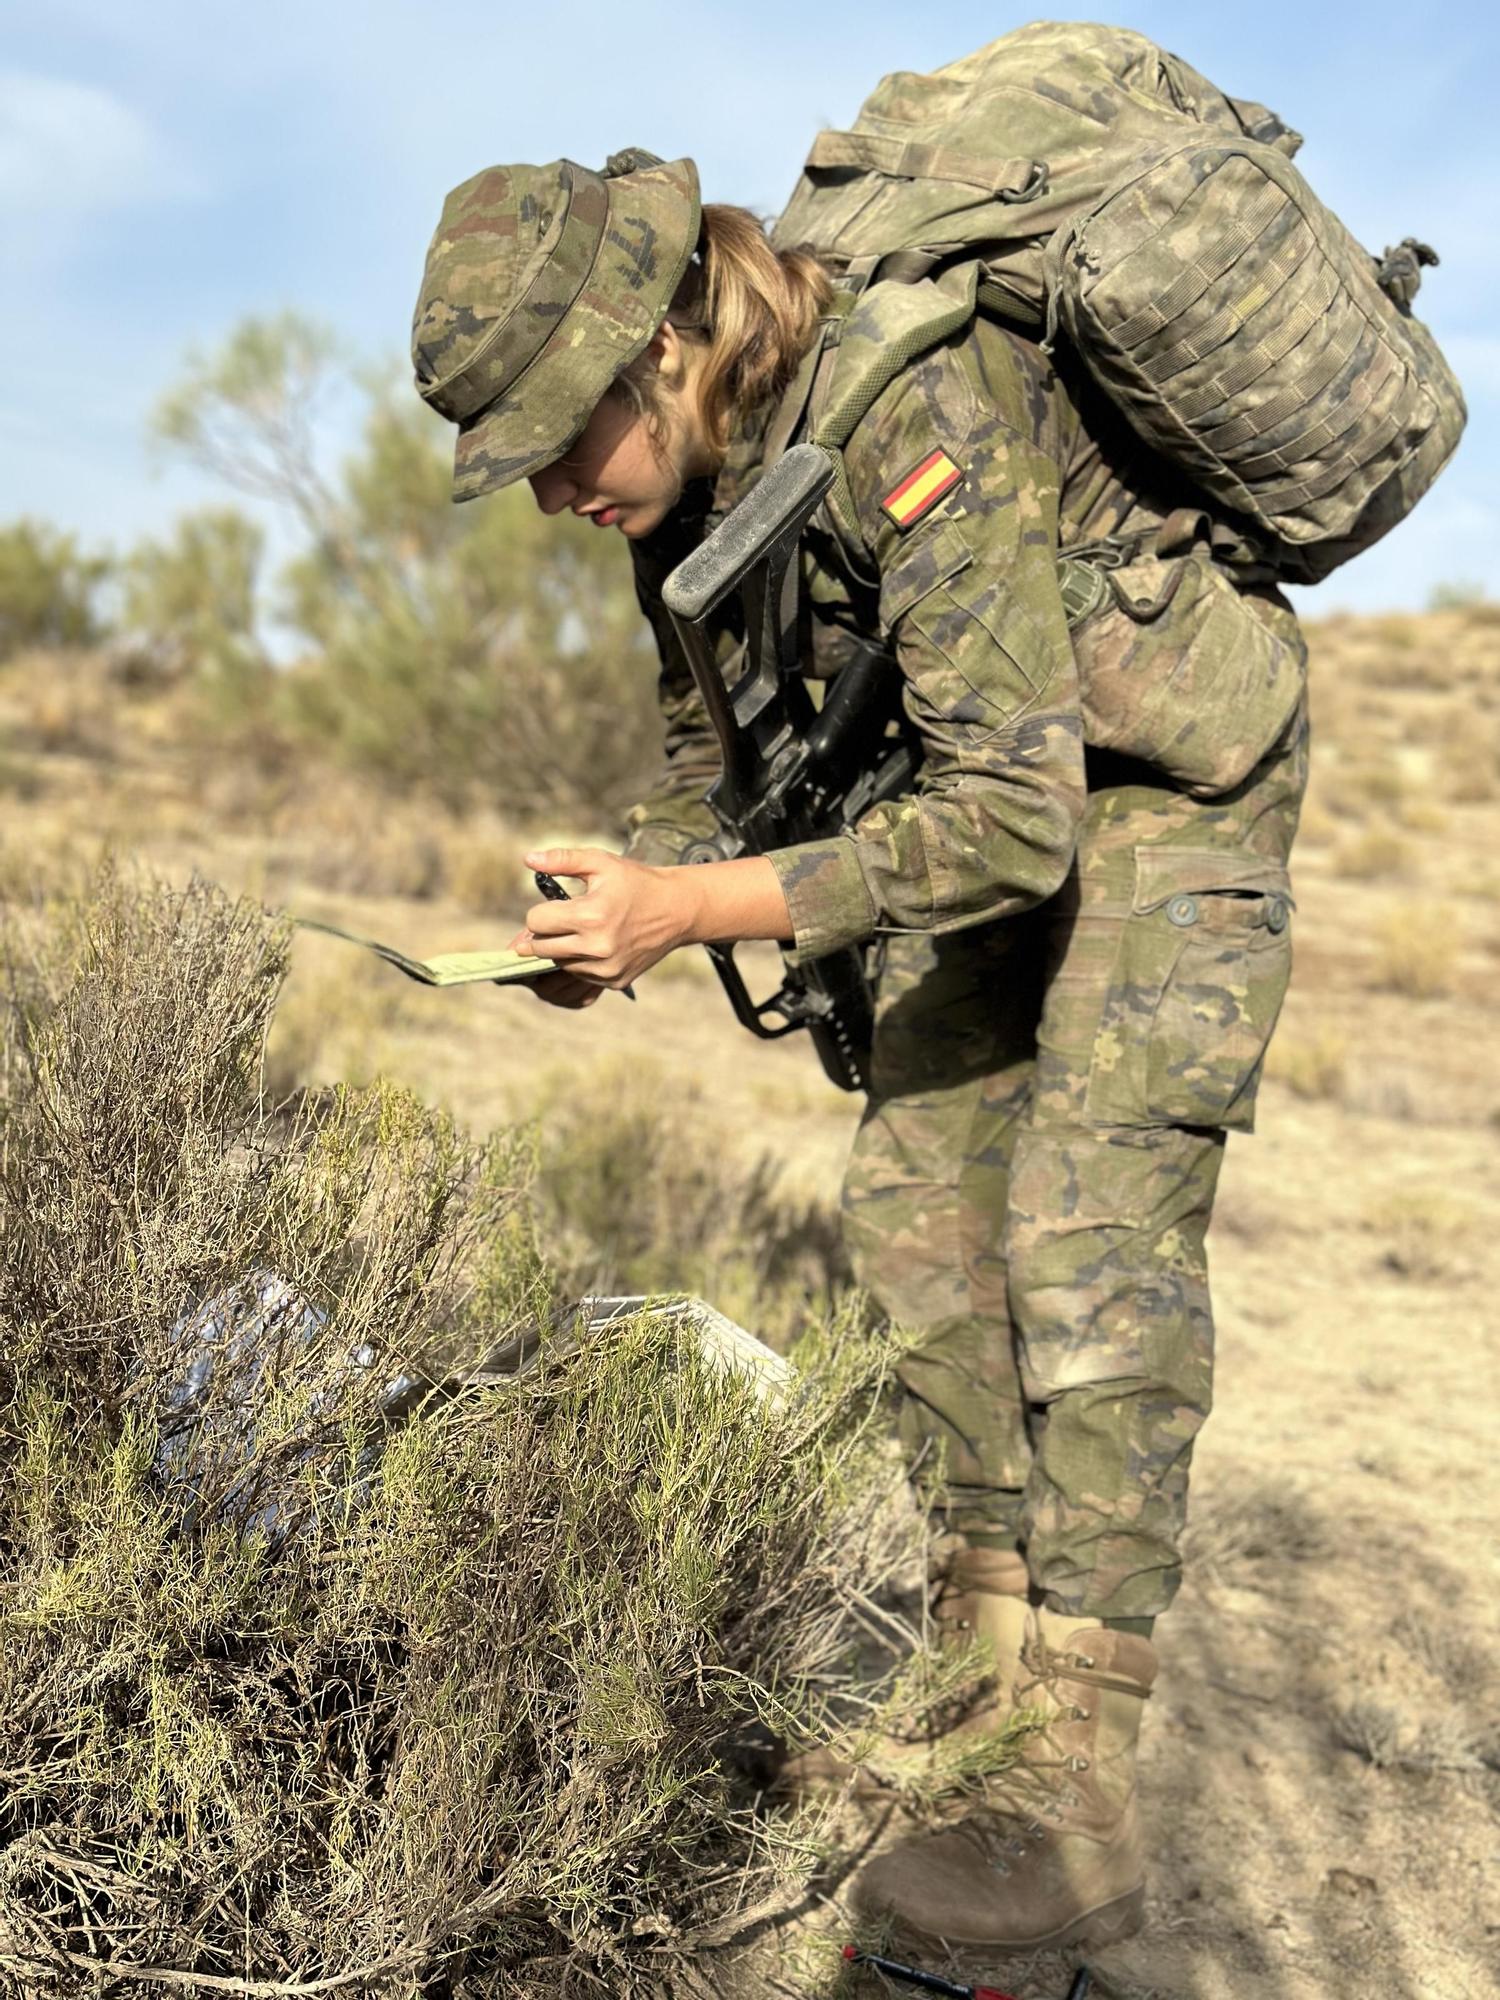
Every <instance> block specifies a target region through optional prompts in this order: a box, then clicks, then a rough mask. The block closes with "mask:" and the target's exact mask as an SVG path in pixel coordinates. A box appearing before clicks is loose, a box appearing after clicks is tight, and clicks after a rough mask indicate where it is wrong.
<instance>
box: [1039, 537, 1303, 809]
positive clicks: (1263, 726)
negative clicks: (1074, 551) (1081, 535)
mask: <svg viewBox="0 0 1500 2000" xmlns="http://www.w3.org/2000/svg"><path fill="white" fill-rule="evenodd" d="M1060 568H1061V572H1062V574H1061V579H1060V580H1061V583H1062V589H1063V600H1064V603H1065V604H1066V605H1067V606H1068V608H1069V612H1070V622H1069V631H1070V632H1071V635H1072V640H1073V654H1074V658H1075V659H1076V660H1077V663H1078V678H1079V690H1080V699H1081V704H1082V708H1083V733H1084V741H1085V742H1086V743H1089V744H1090V745H1092V746H1093V747H1094V748H1095V749H1099V750H1113V751H1117V752H1119V753H1120V754H1121V755H1122V756H1126V757H1135V758H1139V759H1140V760H1141V761H1142V762H1144V763H1147V764H1154V765H1156V766H1157V767H1158V769H1160V770H1162V771H1164V772H1165V773H1166V775H1167V776H1168V777H1169V778H1171V779H1172V780H1173V782H1174V783H1175V784H1178V785H1181V786H1182V788H1183V789H1184V790H1185V791H1187V792H1190V793H1191V794H1192V795H1193V796H1194V797H1195V798H1213V797H1216V796H1217V795H1218V794H1220V793H1222V792H1228V791H1232V790H1233V789H1234V787H1235V786H1236V785H1240V784H1243V782H1244V781H1245V779H1246V778H1247V777H1248V776H1249V775H1250V773H1251V771H1253V770H1254V768H1255V766H1256V765H1257V764H1258V763H1259V762H1260V761H1261V759H1262V758H1263V757H1264V756H1265V755H1266V754H1267V753H1268V752H1269V751H1270V750H1271V748H1272V747H1273V745H1275V744H1276V743H1277V742H1278V741H1279V740H1280V738H1281V736H1282V735H1283V733H1284V732H1285V730H1286V728H1287V725H1288V724H1289V723H1290V721H1291V719H1292V717H1293V715H1294V714H1295V713H1296V712H1297V709H1298V707H1299V705H1300V703H1301V699H1302V693H1303V689H1304V687H1305V685H1306V681H1307V653H1306V649H1305V647H1304V646H1303V643H1302V641H1301V638H1300V637H1299V636H1298V635H1297V632H1296V627H1295V624H1294V622H1293V621H1292V619H1291V617H1290V615H1289V614H1284V615H1278V611H1277V607H1275V606H1274V605H1270V604H1263V603H1262V602H1261V601H1259V600H1257V599H1255V598H1253V597H1250V596H1247V595H1246V594H1244V593H1243V592H1241V591H1239V590H1237V589H1236V588H1235V586H1234V585H1233V583H1231V582H1230V580H1229V578H1228V577H1227V576H1226V575H1225V574H1224V572H1223V571H1222V570H1221V569H1220V568H1218V567H1217V565H1216V564H1214V563H1213V562H1212V561H1211V560H1210V559H1209V557H1208V556H1207V555H1206V554H1204V553H1203V552H1202V551H1196V550H1195V551H1193V552H1192V553H1190V554H1188V555H1185V556H1170V557H1161V556H1157V555H1151V554H1137V555H1135V556H1134V557H1132V558H1131V559H1130V560H1128V561H1125V562H1117V563H1114V564H1111V565H1108V566H1106V565H1105V564H1103V563H1100V562H1099V561H1097V560H1095V559H1090V558H1070V557H1065V558H1064V559H1063V561H1062V564H1061V565H1060ZM1278 625H1279V626H1280V627H1281V629H1280V630H1278V629H1277V626H1278Z"/></svg>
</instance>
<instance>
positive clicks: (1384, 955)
mask: <svg viewBox="0 0 1500 2000" xmlns="http://www.w3.org/2000/svg"><path fill="white" fill-rule="evenodd" d="M1457 924H1458V918H1457V914H1456V913H1455V912H1454V911H1453V910H1451V909H1444V908H1439V907H1434V906H1433V905H1432V904H1430V903H1402V904H1399V905H1397V906H1396V907H1395V908H1393V909H1391V910H1389V911H1387V913H1386V915H1385V917H1384V918H1383V919H1382V920H1381V922H1380V924H1379V925H1378V926H1377V929H1376V933H1375V954H1374V960H1373V963H1372V966H1371V973H1370V983H1371V985H1372V986H1373V987H1375V988H1376V989H1377V990H1378V991H1383V992H1387V993H1399V994H1401V995H1402V996H1403V998H1405V999H1408V1000H1439V999H1442V998H1443V997H1444V996H1445V995H1446V994H1448V993H1451V992H1452V990H1453V982H1454V979H1455V976H1456V975H1457V971H1458V956H1459V947H1458V939H1457V937H1456V935H1455V932H1456V928H1457Z"/></svg>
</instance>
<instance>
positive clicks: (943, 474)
mask: <svg viewBox="0 0 1500 2000" xmlns="http://www.w3.org/2000/svg"><path fill="white" fill-rule="evenodd" d="M963 476H964V475H963V468H962V467H961V466H957V465H955V464H954V463H953V460H952V459H951V458H950V457H949V456H948V454H947V452H945V451H930V452H929V453H928V454H927V456H926V458H924V459H923V460H922V463H921V464H920V465H918V466H915V467H914V468H913V469H912V470H911V471H910V472H908V473H907V475H906V477H905V478H904V479H903V480H902V481H901V484H900V485H899V486H896V487H893V488H892V489H891V491H890V492H889V493H887V494H886V496H885V498H884V499H883V500H882V501H881V503H880V504H881V506H882V507H883V508H884V510H885V512H886V513H887V514H889V515H890V517H891V519H892V520H893V521H894V522H895V524H896V526H897V527H898V528H909V527H911V525H912V523H913V522H914V521H920V520H921V518H922V516H923V515H924V514H926V513H928V512H930V510H931V509H932V508H934V507H935V506H936V505H937V503H938V502H939V500H941V499H942V497H943V495H944V494H945V493H951V492H952V491H953V489H954V487H955V486H957V484H958V482H959V480H960V479H962V478H963Z"/></svg>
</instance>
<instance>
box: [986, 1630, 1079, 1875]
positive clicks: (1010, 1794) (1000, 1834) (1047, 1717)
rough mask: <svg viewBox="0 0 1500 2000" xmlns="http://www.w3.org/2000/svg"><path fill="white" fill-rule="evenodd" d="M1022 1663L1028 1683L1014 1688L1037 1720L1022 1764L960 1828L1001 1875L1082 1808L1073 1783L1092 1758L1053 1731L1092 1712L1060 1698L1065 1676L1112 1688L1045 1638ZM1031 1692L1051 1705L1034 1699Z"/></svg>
mask: <svg viewBox="0 0 1500 2000" xmlns="http://www.w3.org/2000/svg"><path fill="white" fill-rule="evenodd" d="M1021 1661H1022V1666H1023V1667H1024V1668H1025V1669H1026V1670H1027V1672H1028V1674H1029V1678H1028V1679H1025V1680H1020V1681H1018V1682H1017V1683H1016V1691H1015V1692H1016V1703H1017V1706H1018V1708H1020V1709H1023V1710H1027V1711H1028V1713H1029V1714H1030V1715H1032V1716H1034V1717H1035V1720H1034V1722H1033V1723H1032V1726H1031V1728H1030V1730H1029V1731H1028V1733H1027V1735H1026V1738H1025V1741H1024V1745H1023V1748H1022V1751H1021V1755H1020V1759H1019V1761H1018V1762H1017V1763H1015V1764H1014V1765H1012V1766H1011V1768H1010V1769H1009V1770H1007V1771H1002V1772H1000V1773H999V1774H998V1775H997V1776H996V1777H994V1778H992V1779H991V1780H989V1781H988V1782H987V1785H986V1789H985V1795H984V1800H983V1803H982V1805H981V1807H980V1809H979V1810H978V1811H977V1812H976V1813H975V1814H973V1815H972V1816H971V1817H970V1818H969V1819H967V1820H965V1821H964V1823H963V1826H962V1827H961V1829H960V1831H961V1832H963V1833H964V1834H965V1835H966V1836H967V1837H968V1839H969V1840H970V1841H971V1842H972V1843H973V1844H974V1846H975V1847H977V1848H978V1849H979V1851H980V1853H981V1854H982V1855H983V1857H984V1859H985V1861H986V1862H988V1864H989V1865H990V1866H991V1867H992V1868H994V1869H995V1870H996V1872H997V1873H998V1874H1000V1875H1009V1874H1010V1873H1011V1872H1012V1869H1013V1868H1014V1867H1015V1866H1016V1864H1017V1863H1022V1864H1024V1862H1025V1861H1026V1859H1027V1858H1029V1857H1030V1856H1031V1855H1032V1854H1034V1853H1035V1852H1036V1851H1037V1850H1038V1849H1040V1848H1041V1847H1042V1845H1043V1844H1044V1842H1045V1841H1046V1839H1047V1836H1048V1835H1049V1834H1050V1833H1053V1832H1055V1831H1056V1830H1057V1823H1058V1822H1059V1821H1060V1820H1061V1819H1062V1816H1063V1814H1064V1812H1065V1811H1066V1810H1067V1809H1068V1808H1069V1807H1071V1806H1076V1805H1078V1804H1080V1803H1081V1800H1080V1797H1079V1793H1078V1791H1077V1788H1076V1787H1075V1786H1074V1785H1072V1784H1071V1783H1069V1782H1068V1780H1069V1779H1070V1778H1071V1777H1073V1776H1074V1775H1076V1774H1078V1773H1081V1772H1084V1771H1086V1770H1087V1769H1088V1768H1089V1760H1088V1758H1087V1757H1082V1756H1079V1755H1078V1754H1077V1753H1076V1752H1072V1751H1065V1750H1064V1749H1063V1747H1062V1745H1061V1744H1060V1743H1059V1742H1058V1741H1057V1739H1056V1737H1055V1735H1054V1734H1053V1731H1054V1730H1055V1728H1056V1726H1057V1725H1058V1724H1059V1723H1061V1722H1072V1721H1086V1720H1087V1718H1088V1714H1089V1711H1088V1710H1087V1709H1086V1708H1083V1707H1081V1706H1080V1705H1079V1704H1078V1703H1076V1702H1072V1701H1067V1700H1064V1699H1062V1698H1061V1697H1060V1695H1059V1693H1058V1689H1057V1685H1056V1683H1057V1680H1058V1678H1059V1676H1060V1674H1062V1673H1066V1674H1067V1675H1068V1677H1069V1678H1070V1679H1071V1678H1085V1677H1087V1678H1089V1679H1091V1680H1093V1681H1094V1682H1096V1683H1102V1684H1105V1685H1111V1684H1112V1683H1111V1680H1110V1677H1109V1676H1108V1675H1104V1674H1098V1673H1095V1672H1093V1666H1094V1663H1093V1660H1092V1659H1091V1658H1089V1657H1088V1655H1086V1654H1083V1653H1068V1652H1060V1651H1054V1650H1053V1649H1051V1648H1049V1647H1048V1646H1047V1645H1046V1644H1045V1642H1044V1641H1043V1640H1042V1639H1041V1638H1040V1637H1038V1638H1037V1639H1036V1641H1035V1643H1034V1644H1033V1645H1028V1646H1026V1647H1024V1648H1023V1649H1022V1654H1021ZM1033 1690H1035V1691H1036V1692H1037V1693H1038V1694H1040V1695H1043V1696H1045V1698H1046V1699H1045V1703H1043V1702H1037V1703H1035V1704H1034V1705H1033V1704H1032V1703H1030V1702H1029V1701H1028V1697H1029V1696H1030V1695H1031V1694H1032V1692H1033ZM1049 1822H1050V1824H1049Z"/></svg>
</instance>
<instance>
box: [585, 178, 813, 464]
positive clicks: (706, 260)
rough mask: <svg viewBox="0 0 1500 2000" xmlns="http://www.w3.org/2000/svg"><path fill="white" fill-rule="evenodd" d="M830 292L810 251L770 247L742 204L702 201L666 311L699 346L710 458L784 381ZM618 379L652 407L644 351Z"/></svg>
mask: <svg viewBox="0 0 1500 2000" xmlns="http://www.w3.org/2000/svg"><path fill="white" fill-rule="evenodd" d="M832 298H833V283H832V280H831V279H830V278H829V276H828V273H827V272H826V271H825V270H824V268H823V266H822V265H821V264H820V263H819V262H818V260H817V258H816V257H813V256H811V255H809V254H808V252H806V251H804V250H775V249H773V248H772V247H771V244H770V242H769V241H768V239H767V237H766V232H765V226H764V225H763V224H762V223H761V222H759V221H757V219H756V218H755V216H753V215H752V214H751V213H750V211H749V209H748V208H735V207H733V206H732V205H731V204H729V203H727V202H705V203H704V205H703V227H702V233H701V235H700V236H699V238H698V251H697V254H696V256H695V257H694V258H693V261H692V263H691V264H689V266H688V269H687V272H686V275H685V276H684V278H683V280H682V283H681V284H680V285H679V286H678V288H677V295H676V297H675V298H674V299H673V301H672V304H671V307H670V309H669V310H668V313H667V318H668V319H669V320H670V321H671V322H672V324H673V325H674V326H675V327H676V328H677V330H678V331H679V333H681V334H683V335H684V336H685V337H686V338H687V339H689V340H692V341H694V342H695V343H697V344H698V345H700V346H702V347H703V348H704V349H705V350H706V352H705V354H704V356H703V360H702V364H701V366H700V368H699V371H698V376H697V384H696V390H697V400H698V417H699V421H700V423H701V425H702V430H703V436H704V440H705V442H706V443H707V444H708V446H709V448H710V450H711V451H712V452H713V454H714V456H715V457H716V458H719V457H722V456H723V454H724V452H725V451H726V449H727V448H728V445H729V440H730V437H731V435H732V434H733V431H734V429H735V427H736V425H737V424H738V423H739V422H740V421H742V420H743V419H744V418H745V417H746V416H747V415H748V414H749V413H750V411H752V410H753V409H755V408H756V407H757V406H758V405H759V404H761V403H763V402H766V401H768V400H770V399H771V398H773V397H775V396H779V395H780V393H781V391H782V390H783V389H784V388H785V387H786V385H787V383H788V382H790V381H791V379H792V376H793V375H794V374H795V373H796V372H797V364H798V363H799V362H800V361H801V359H802V357H803V355H804V354H805V353H806V352H807V350H808V348H809V347H810V346H811V345H812V339H813V335H814V333H815V332H816V330H817V325H818V321H819V319H820V318H821V316H822V315H823V314H824V313H825V312H826V311H827V310H828V307H829V304H830V303H831V301H832ZM617 386H618V388H619V389H620V391H621V392H622V393H623V394H625V395H626V396H627V397H628V398H629V400H630V401H631V402H632V403H634V404H635V406H636V407H637V408H638V409H640V410H642V411H643V413H644V414H646V415H647V416H648V417H658V416H659V414H660V412H659V409H658V408H657V405H656V396H655V393H654V391H655V379H654V370H653V369H652V367H651V365H650V364H649V363H647V362H646V361H645V357H642V360H641V361H639V362H636V363H634V364H633V365H632V366H631V367H630V368H628V369H627V370H626V371H625V373H624V374H623V375H622V376H621V377H620V378H619V382H618V384H617Z"/></svg>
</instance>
